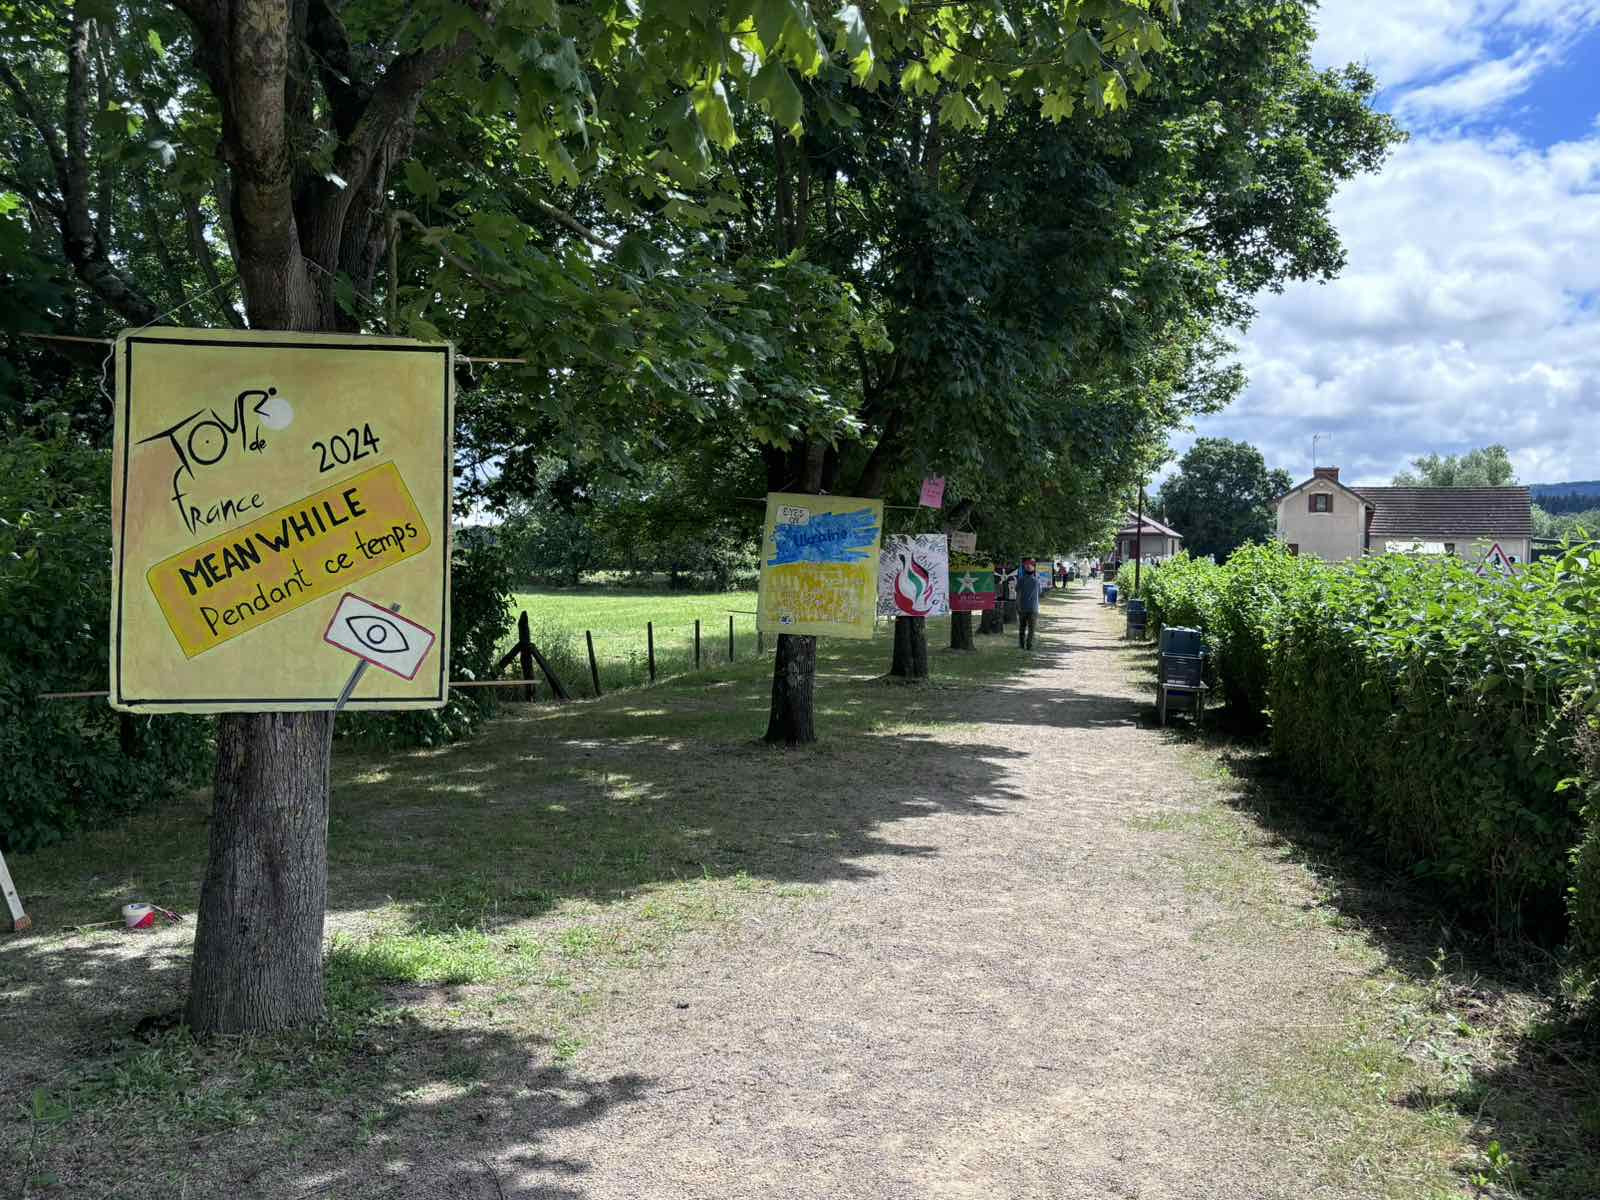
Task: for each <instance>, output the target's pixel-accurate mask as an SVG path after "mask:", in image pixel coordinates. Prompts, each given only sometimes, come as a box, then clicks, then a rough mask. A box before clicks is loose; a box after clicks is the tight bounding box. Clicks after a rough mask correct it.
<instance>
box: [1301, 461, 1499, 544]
mask: <svg viewBox="0 0 1600 1200" xmlns="http://www.w3.org/2000/svg"><path fill="white" fill-rule="evenodd" d="M1318 494H1326V495H1328V496H1331V497H1332V500H1330V501H1329V503H1330V504H1331V505H1332V508H1333V511H1331V512H1311V511H1310V508H1311V501H1310V500H1309V499H1308V497H1310V496H1314V495H1318ZM1366 522H1367V518H1366V505H1365V504H1363V503H1362V502H1361V501H1360V500H1358V499H1357V498H1356V497H1354V496H1352V495H1351V494H1350V493H1349V492H1347V491H1345V490H1344V489H1343V488H1341V487H1339V486H1338V485H1337V484H1333V483H1328V482H1327V481H1325V480H1321V479H1317V480H1313V481H1312V482H1311V483H1308V484H1307V485H1306V486H1305V487H1303V488H1301V489H1300V490H1299V491H1298V492H1291V493H1290V494H1289V495H1287V496H1285V497H1284V498H1283V499H1282V500H1280V501H1278V537H1279V539H1280V540H1282V541H1284V542H1287V543H1289V544H1291V545H1298V546H1299V547H1300V553H1301V554H1307V555H1311V556H1313V557H1315V558H1321V559H1325V560H1327V561H1328V562H1342V561H1343V560H1345V559H1348V558H1360V557H1361V555H1362V535H1363V533H1364V532H1365V529H1366ZM1506 553H1507V554H1510V553H1513V552H1512V551H1511V550H1509V549H1508V550H1507V551H1506Z"/></svg>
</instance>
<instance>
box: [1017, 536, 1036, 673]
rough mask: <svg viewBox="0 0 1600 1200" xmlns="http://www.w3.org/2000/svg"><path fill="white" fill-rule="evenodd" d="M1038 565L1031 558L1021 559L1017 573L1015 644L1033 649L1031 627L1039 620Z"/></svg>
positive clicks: (1026, 648) (1024, 648)
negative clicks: (1020, 568)
mask: <svg viewBox="0 0 1600 1200" xmlns="http://www.w3.org/2000/svg"><path fill="white" fill-rule="evenodd" d="M1039 587H1040V579H1039V566H1038V564H1037V563H1035V562H1034V561H1033V559H1031V558H1025V559H1023V560H1022V571H1021V573H1019V574H1018V575H1017V645H1018V647H1019V648H1020V649H1023V650H1032V649H1033V629H1034V626H1035V625H1036V624H1037V623H1038V620H1039Z"/></svg>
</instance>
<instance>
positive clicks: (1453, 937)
mask: <svg viewBox="0 0 1600 1200" xmlns="http://www.w3.org/2000/svg"><path fill="white" fill-rule="evenodd" d="M1174 736H1175V737H1178V738H1183V739H1184V740H1187V741H1188V742H1189V744H1190V746H1191V757H1190V762H1191V766H1192V769H1193V770H1194V771H1195V773H1196V774H1198V775H1200V776H1201V777H1203V778H1208V779H1210V780H1212V781H1215V782H1217V783H1219V784H1221V785H1223V788H1224V790H1223V792H1222V794H1221V797H1220V798H1219V799H1218V800H1217V801H1216V802H1215V803H1213V804H1212V805H1210V806H1207V807H1202V808H1198V809H1194V810H1189V811H1178V812H1169V813H1163V814H1159V815H1156V816H1153V817H1143V818H1136V819H1135V820H1134V821H1133V822H1132V824H1133V826H1134V828H1136V829H1139V830H1140V831H1142V832H1145V833H1147V834H1149V835H1151V836H1152V837H1153V838H1156V839H1160V838H1161V837H1162V836H1163V835H1182V837H1183V850H1182V851H1181V852H1177V851H1175V852H1173V853H1172V854H1171V855H1170V856H1169V857H1170V861H1171V862H1172V863H1173V864H1174V865H1175V869H1177V870H1179V871H1180V872H1181V873H1182V876H1183V879H1184V882H1185V885H1186V887H1188V888H1190V889H1192V890H1193V891H1194V892H1196V893H1197V894H1200V895H1204V896H1208V897H1210V898H1213V899H1223V898H1226V899H1231V901H1233V903H1231V904H1230V912H1229V914H1228V916H1227V917H1226V918H1224V919H1223V920H1221V921H1219V922H1217V923H1216V924H1214V925H1212V926H1210V927H1209V928H1208V929H1207V936H1208V937H1215V938H1217V939H1218V940H1219V941H1221V942H1224V943H1227V944H1232V945H1251V946H1257V947H1259V946H1262V945H1269V946H1275V947H1281V951H1280V952H1281V953H1282V954H1283V955H1284V959H1285V962H1286V963H1292V962H1293V961H1294V957H1295V954H1294V949H1293V947H1294V945H1295V944H1296V942H1297V941H1298V942H1304V941H1305V940H1307V939H1314V940H1315V941H1317V942H1320V943H1321V944H1322V945H1324V946H1325V947H1326V948H1327V950H1329V951H1331V952H1332V953H1333V954H1334V955H1336V956H1337V958H1338V960H1340V961H1341V962H1343V963H1344V964H1346V966H1347V968H1348V977H1347V978H1346V980H1345V981H1344V982H1343V983H1341V984H1339V985H1338V986H1335V987H1334V988H1332V989H1331V990H1330V991H1329V992H1328V993H1327V994H1326V995H1324V996H1321V997H1318V998H1317V999H1316V1001H1315V1002H1314V1003H1311V1004H1308V1007H1307V1011H1306V1015H1305V1021H1304V1023H1303V1024H1297V1025H1295V1026H1294V1027H1291V1028H1284V1029H1264V1030H1262V1031H1261V1037H1260V1038H1259V1039H1258V1041H1257V1051H1256V1052H1255V1053H1252V1054H1247V1055H1246V1056H1244V1058H1242V1059H1241V1061H1239V1062H1238V1063H1237V1064H1236V1069H1235V1070H1234V1071H1232V1072H1231V1073H1230V1075H1229V1076H1228V1077H1227V1078H1226V1079H1224V1080H1223V1081H1221V1084H1220V1094H1221V1095H1222V1096H1223V1097H1224V1098H1225V1099H1226V1100H1227V1102H1228V1103H1230V1104H1231V1105H1232V1106H1234V1107H1235V1109H1236V1110H1237V1111H1238V1112H1240V1113H1241V1114H1243V1115H1244V1116H1245V1117H1246V1119H1248V1120H1249V1121H1250V1122H1252V1123H1253V1125H1254V1126H1255V1127H1257V1128H1262V1129H1271V1130H1272V1131H1273V1132H1274V1134H1275V1135H1276V1136H1279V1137H1281V1138H1283V1139H1284V1140H1285V1141H1286V1142H1288V1143H1290V1144H1294V1145H1297V1146H1299V1147H1302V1149H1301V1151H1300V1153H1301V1155H1302V1157H1303V1161H1304V1164H1305V1168H1306V1174H1307V1180H1308V1194H1324V1193H1325V1194H1328V1195H1344V1194H1348V1192H1349V1189H1350V1188H1352V1187H1357V1186H1358V1187H1359V1189H1360V1192H1359V1194H1361V1195H1363V1196H1369V1195H1370V1196H1376V1197H1386V1198H1390V1197H1392V1198H1393V1200H1418V1198H1421V1200H1468V1198H1472V1200H1479V1198H1481V1200H1491V1198H1492V1200H1577V1198H1579V1197H1583V1198H1588V1197H1600V1136H1597V1134H1600V1029H1597V1027H1596V1025H1595V1023H1594V1018H1593V1017H1592V1016H1586V1015H1585V1014H1584V1012H1583V1010H1582V1008H1581V1005H1580V999H1581V998H1578V997H1574V996H1573V995H1571V994H1570V993H1568V992H1566V991H1564V990H1563V987H1562V981H1561V978H1560V973H1559V970H1558V969H1556V965H1555V964H1552V962H1551V960H1550V959H1549V958H1548V956H1547V955H1545V954H1544V953H1543V952H1542V951H1539V950H1538V949H1537V948H1534V947H1504V946H1502V947H1492V946H1488V945H1486V944H1484V943H1482V942H1480V941H1479V940H1478V939H1477V938H1476V937H1475V936H1474V935H1473V934H1472V933H1471V932H1469V931H1464V930H1460V929H1457V928H1454V927H1452V926H1451V925H1450V924H1449V923H1448V921H1445V920H1443V919H1442V918H1441V917H1440V916H1439V915H1438V914H1437V913H1434V912H1433V911H1432V910H1431V909H1429V907H1428V904H1427V898H1426V897H1425V896H1421V895H1418V894H1417V893H1416V892H1414V891H1413V890H1412V888H1411V887H1410V886H1409V884H1408V883H1407V882H1406V881H1404V880H1396V879H1393V878H1389V877H1387V876H1384V875H1383V874H1382V873H1381V872H1378V871H1375V870H1373V869H1372V868H1371V867H1370V866H1368V865H1366V864H1364V863H1363V862H1362V861H1361V859H1360V855H1359V848H1358V847H1356V846H1355V845H1354V844H1353V843H1351V842H1349V841H1347V840H1345V835H1344V834H1343V833H1342V831H1338V830H1335V829H1332V828H1330V827H1328V826H1327V825H1325V824H1323V823H1321V822H1320V821H1319V819H1318V817H1317V815H1316V812H1315V805H1314V800H1313V801H1311V802H1310V808H1309V809H1308V808H1307V807H1306V802H1304V801H1302V800H1300V799H1298V798H1297V797H1295V796H1292V795H1290V794H1288V793H1287V792H1286V791H1285V790H1284V789H1283V788H1282V787H1281V786H1280V785H1279V784H1278V782H1277V780H1276V778H1275V776H1274V774H1273V772H1272V771H1271V768H1270V764H1269V763H1268V762H1267V760H1266V759H1265V756H1264V752H1263V751H1262V750H1261V749H1260V748H1259V747H1246V748H1240V747H1238V746H1231V745H1228V744H1227V743H1226V742H1222V743H1221V744H1222V745H1223V746H1224V747H1225V749H1224V750H1222V751H1219V750H1218V749H1216V748H1213V747H1208V746H1207V744H1206V743H1205V742H1204V741H1203V740H1202V741H1198V742H1197V741H1195V740H1194V739H1192V737H1190V736H1189V735H1185V734H1175V735H1174ZM1230 764H1231V766H1230ZM1318 1188H1320V1189H1323V1191H1317V1190H1316V1189H1318Z"/></svg>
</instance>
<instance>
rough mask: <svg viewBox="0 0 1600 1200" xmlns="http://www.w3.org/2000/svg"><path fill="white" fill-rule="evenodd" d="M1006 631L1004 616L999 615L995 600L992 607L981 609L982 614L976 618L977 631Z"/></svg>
mask: <svg viewBox="0 0 1600 1200" xmlns="http://www.w3.org/2000/svg"><path fill="white" fill-rule="evenodd" d="M1005 631H1006V622H1005V618H1004V617H1003V616H1001V615H1000V605H999V603H998V602H997V603H996V604H995V606H994V607H993V608H986V609H984V610H983V616H982V617H981V618H979V620H978V632H979V633H1004V632H1005Z"/></svg>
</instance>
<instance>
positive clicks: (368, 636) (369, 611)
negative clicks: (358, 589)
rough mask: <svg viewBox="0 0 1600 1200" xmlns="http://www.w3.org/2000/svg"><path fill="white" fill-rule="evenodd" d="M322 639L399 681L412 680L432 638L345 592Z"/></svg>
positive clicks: (411, 623)
mask: <svg viewBox="0 0 1600 1200" xmlns="http://www.w3.org/2000/svg"><path fill="white" fill-rule="evenodd" d="M322 640H323V641H325V642H327V643H328V644H329V645H330V646H337V647H339V649H341V650H343V651H345V652H346V653H349V654H354V655H355V656H356V657H357V658H359V659H363V660H364V661H366V662H369V663H371V664H372V665H373V666H375V667H382V668H383V669H384V670H385V671H388V672H390V673H391V674H394V675H398V676H400V678H401V679H415V678H416V676H417V672H418V671H420V670H421V669H422V660H423V659H425V658H427V657H428V651H430V650H432V649H433V643H434V640H435V639H434V634H433V631H432V630H431V629H428V628H427V627H426V626H423V625H418V624H417V623H416V622H415V621H408V620H407V619H406V618H405V617H402V616H401V615H400V614H399V613H397V612H394V611H393V610H391V609H387V608H385V607H383V605H381V604H374V603H373V602H372V601H371V600H363V599H362V598H361V597H360V596H357V595H356V594H355V593H354V592H346V593H345V594H344V595H343V596H342V597H340V599H339V607H338V608H336V609H334V610H333V619H332V620H331V621H329V622H328V628H327V629H326V630H325V631H324V632H323V634H322Z"/></svg>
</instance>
